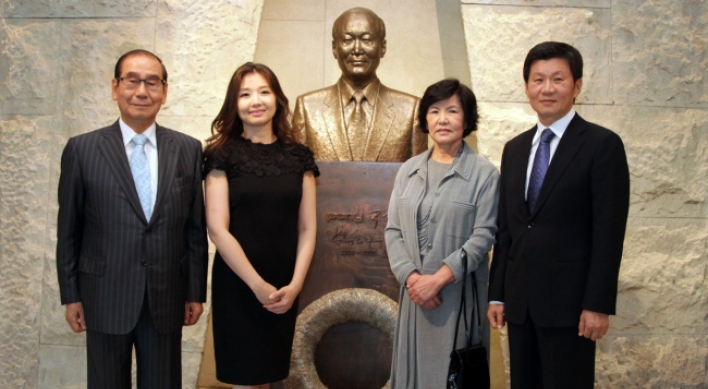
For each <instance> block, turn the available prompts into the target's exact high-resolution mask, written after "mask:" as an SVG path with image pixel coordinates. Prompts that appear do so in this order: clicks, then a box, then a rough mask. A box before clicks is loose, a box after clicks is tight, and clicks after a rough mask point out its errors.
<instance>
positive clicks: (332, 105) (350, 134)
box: [293, 8, 428, 162]
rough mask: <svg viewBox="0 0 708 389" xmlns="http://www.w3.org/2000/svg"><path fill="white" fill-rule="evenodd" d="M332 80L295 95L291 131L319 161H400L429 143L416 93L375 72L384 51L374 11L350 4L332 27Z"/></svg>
mask: <svg viewBox="0 0 708 389" xmlns="http://www.w3.org/2000/svg"><path fill="white" fill-rule="evenodd" d="M332 53H333V54H334V58H335V59H336V60H337V62H338V63H339V68H340V69H341V70H342V76H341V77H340V78H339V81H337V83H336V84H334V85H332V86H329V87H326V88H323V89H319V90H316V91H313V92H309V93H306V94H304V95H302V96H299V97H298V98H297V102H296V103H295V112H294V114H293V130H294V132H295V137H296V138H297V140H298V141H300V142H302V143H303V144H305V145H307V146H308V147H309V148H310V149H311V150H312V152H313V153H314V154H315V159H317V160H321V161H368V162H374V161H378V162H402V161H405V160H407V159H408V158H410V157H412V156H414V155H416V154H419V153H421V152H423V151H425V150H426V149H427V148H428V139H427V136H426V135H425V134H424V133H422V132H421V131H420V129H419V127H418V119H417V118H418V101H419V99H418V98H417V97H414V96H411V95H409V94H406V93H403V92H399V91H396V90H393V89H389V88H387V87H386V86H384V85H383V84H382V83H381V82H380V81H379V79H378V77H377V76H376V69H377V68H378V66H379V62H380V61H381V58H383V56H384V54H386V26H385V25H384V22H383V20H381V18H379V17H378V16H377V15H376V14H375V13H374V12H373V11H371V10H369V9H366V8H352V9H349V10H347V11H345V12H344V13H342V14H341V15H340V16H339V17H338V18H337V20H336V21H335V22H334V24H333V26H332Z"/></svg>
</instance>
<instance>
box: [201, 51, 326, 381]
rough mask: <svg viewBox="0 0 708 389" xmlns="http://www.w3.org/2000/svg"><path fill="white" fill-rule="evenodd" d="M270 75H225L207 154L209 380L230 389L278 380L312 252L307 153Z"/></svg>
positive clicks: (285, 367)
mask: <svg viewBox="0 0 708 389" xmlns="http://www.w3.org/2000/svg"><path fill="white" fill-rule="evenodd" d="M289 114H290V110H289V109H288V100H287V98H286V97H285V95H284V94H283V91H282V90H281V88H280V84H279V82H278V79H277V78H276V76H275V74H273V72H272V71H271V70H270V69H269V68H268V67H266V66H265V65H261V64H254V63H250V62H249V63H246V64H244V65H242V66H241V67H239V68H238V69H237V70H236V72H235V73H234V75H233V77H232V78H231V82H230V84H229V87H228V90H227V92H226V99H225V101H224V105H223V107H222V108H221V111H220V112H219V115H218V116H217V117H216V119H214V121H213V122H212V130H211V131H212V136H211V137H210V138H209V139H207V146H206V149H205V151H204V157H205V162H204V170H205V175H206V187H205V193H206V210H207V211H206V216H207V226H208V229H209V236H210V237H211V240H212V241H213V242H214V244H215V245H216V248H217V253H216V255H215V258H214V266H213V273H212V319H213V330H214V354H215V357H216V377H217V379H218V380H219V381H222V382H227V383H230V384H233V385H234V388H258V389H266V388H268V387H269V385H270V383H272V382H277V381H280V380H283V379H285V378H286V377H287V375H288V372H289V369H290V353H291V349H292V341H293V335H294V331H295V319H296V316H297V296H298V294H299V293H300V290H302V285H303V282H304V281H305V276H306V274H307V270H308V268H309V267H310V261H311V260H312V254H313V252H314V249H315V224H316V219H315V176H317V175H319V171H318V170H317V165H315V162H314V159H313V157H312V152H311V151H310V150H309V149H308V148H307V147H305V146H303V145H301V144H298V143H296V142H295V141H294V140H293V137H292V134H291V133H292V129H291V127H290V123H289V122H288V116H289Z"/></svg>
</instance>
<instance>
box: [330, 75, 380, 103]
mask: <svg viewBox="0 0 708 389" xmlns="http://www.w3.org/2000/svg"><path fill="white" fill-rule="evenodd" d="M379 84H381V82H380V81H379V78H378V77H374V80H373V81H371V82H370V83H368V84H366V86H364V88H362V89H361V92H362V93H363V94H364V97H366V101H368V102H369V105H371V106H374V105H376V96H377V95H378V92H379ZM339 92H340V93H341V94H342V96H341V97H342V107H346V106H347V104H349V101H351V99H352V96H354V92H357V90H356V89H354V87H353V86H351V85H349V83H347V82H346V81H344V78H340V79H339Z"/></svg>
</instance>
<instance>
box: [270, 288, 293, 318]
mask: <svg viewBox="0 0 708 389" xmlns="http://www.w3.org/2000/svg"><path fill="white" fill-rule="evenodd" d="M300 290H301V288H297V287H295V286H292V285H286V286H284V287H282V288H280V289H278V290H276V291H275V292H273V293H271V294H270V296H269V298H270V300H271V301H273V302H272V303H270V304H263V308H265V309H267V310H269V311H271V312H273V313H277V314H279V315H280V314H283V313H285V312H287V311H289V310H290V308H291V307H292V306H293V303H294V302H295V299H296V298H297V295H299V294H300Z"/></svg>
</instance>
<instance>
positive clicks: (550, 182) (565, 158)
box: [531, 113, 586, 217]
mask: <svg viewBox="0 0 708 389" xmlns="http://www.w3.org/2000/svg"><path fill="white" fill-rule="evenodd" d="M585 123H586V122H585V120H584V119H582V118H581V117H580V116H578V114H577V113H576V114H575V116H574V117H573V120H571V121H570V123H569V124H568V128H567V129H566V130H565V133H564V134H563V137H562V138H561V140H560V143H558V148H557V149H556V152H555V154H553V158H552V159H551V164H550V165H549V166H548V171H547V172H546V177H545V178H544V179H543V185H541V191H540V192H539V193H538V200H537V201H536V210H535V211H534V213H533V215H531V216H532V217H533V216H534V215H535V214H536V213H538V211H539V210H540V209H541V208H542V207H543V203H545V202H546V200H547V199H548V195H549V194H550V193H551V191H552V190H553V187H554V186H555V185H556V184H557V183H558V180H559V179H560V178H561V176H562V175H563V172H564V171H565V169H566V168H567V167H568V165H569V164H570V162H571V161H572V160H573V158H575V155H576V154H577V153H578V150H580V147H581V146H582V145H583V143H584V142H585V141H584V139H583V138H582V136H581V134H582V133H583V132H584V131H585Z"/></svg>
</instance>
